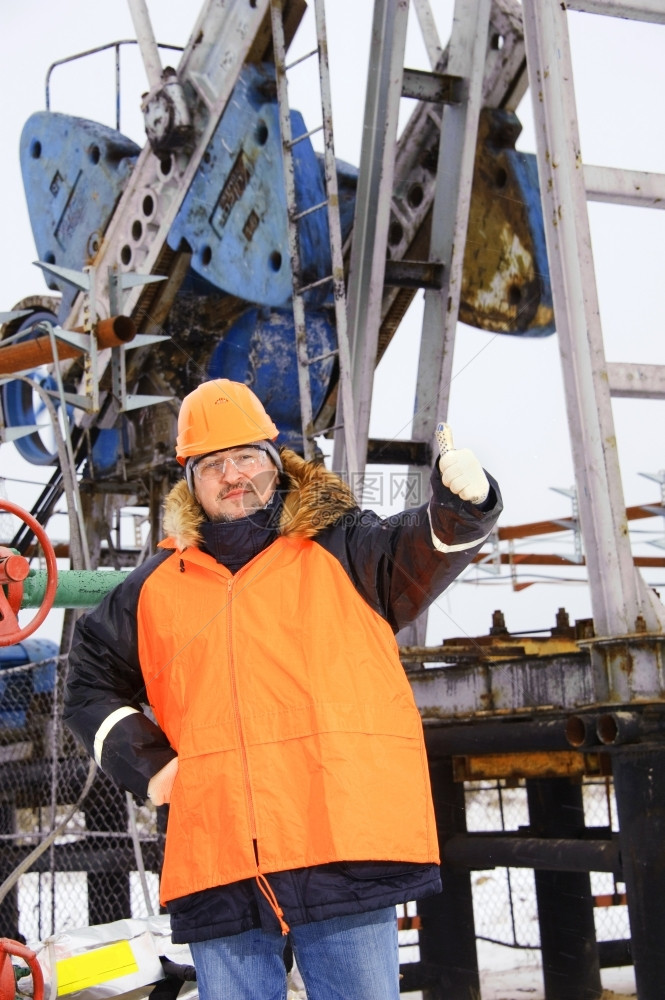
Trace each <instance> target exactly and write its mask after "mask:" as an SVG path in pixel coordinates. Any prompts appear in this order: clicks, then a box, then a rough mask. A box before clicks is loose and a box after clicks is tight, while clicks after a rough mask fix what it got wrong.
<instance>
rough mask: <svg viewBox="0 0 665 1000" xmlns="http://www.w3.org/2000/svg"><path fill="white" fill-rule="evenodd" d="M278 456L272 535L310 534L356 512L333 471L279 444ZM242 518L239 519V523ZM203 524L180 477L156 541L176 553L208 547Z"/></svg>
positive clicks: (166, 503)
mask: <svg viewBox="0 0 665 1000" xmlns="http://www.w3.org/2000/svg"><path fill="white" fill-rule="evenodd" d="M280 454H281V458H282V463H283V465H284V473H283V475H282V477H281V479H280V482H281V484H282V485H281V490H283V494H282V496H281V500H282V504H281V513H280V515H279V520H278V524H277V529H276V531H275V529H274V527H273V528H272V530H273V531H275V534H276V535H277V534H278V535H283V536H285V537H289V538H314V537H315V536H316V535H317V534H319V532H321V531H323V529H324V528H327V527H329V526H330V525H331V524H334V522H335V521H337V520H338V519H339V518H340V517H341V516H342V515H343V514H345V513H347V512H348V511H352V510H357V507H358V505H357V503H356V499H355V497H354V495H353V493H352V492H351V489H350V487H349V486H347V484H346V483H345V482H344V481H343V480H342V479H341V478H340V477H339V476H338V475H336V474H335V473H333V472H329V471H328V470H327V469H326V468H324V466H322V465H316V464H315V463H314V462H306V461H305V460H304V459H302V458H301V457H300V456H299V455H297V454H296V453H295V452H293V451H291V450H290V449H288V448H282V450H281V452H280ZM269 509H270V508H265V510H269ZM246 520H248V519H246V518H242V522H245V521H246ZM252 520H254V517H253V518H252ZM208 523H209V522H208V521H207V518H206V516H205V514H204V511H203V508H202V507H201V505H200V504H199V502H198V500H196V498H195V497H194V496H192V494H191V493H190V492H189V489H188V487H187V483H186V482H185V480H184V479H183V480H181V481H180V482H179V483H176V485H175V486H174V487H173V489H172V490H171V491H170V493H169V494H168V495H167V497H166V500H165V501H164V529H165V531H166V532H167V534H168V536H169V537H168V538H166V539H165V540H164V541H163V542H162V543H161V545H162V546H163V547H165V548H173V547H175V548H177V549H178V550H179V551H183V550H184V549H186V548H189V547H190V546H195V547H197V548H200V547H201V546H202V545H205V547H206V548H209V543H208V544H206V543H207V542H208V535H209V529H205V531H206V539H205V541H204V537H203V533H202V525H204V524H208ZM241 530H242V529H241ZM212 534H213V535H214V534H215V533H214V532H213V533H212ZM268 544H269V543H268ZM262 547H263V546H262ZM258 551H260V549H259V550H258ZM212 554H213V555H214V554H215V553H214V552H213V553H212Z"/></svg>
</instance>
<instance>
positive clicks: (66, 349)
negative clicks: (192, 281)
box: [0, 316, 136, 375]
mask: <svg viewBox="0 0 665 1000" xmlns="http://www.w3.org/2000/svg"><path fill="white" fill-rule="evenodd" d="M74 332H80V331H74ZM95 334H96V337H97V346H98V347H100V348H105V347H120V346H121V345H122V344H127V343H129V342H130V341H131V340H133V339H134V337H135V336H136V326H135V324H134V321H133V320H132V319H130V318H129V316H112V317H111V318H110V319H102V320H100V321H99V322H98V323H97V326H96V329H95ZM83 353H84V351H83V348H81V347H76V346H75V345H74V344H69V343H67V341H65V340H59V341H58V360H59V361H64V360H67V359H69V358H78V357H80V355H81V354H83ZM53 362H54V357H53V348H52V345H51V338H50V337H49V335H48V334H45V335H44V336H42V337H33V338H32V339H31V340H25V341H21V342H20V343H18V344H9V345H8V346H7V347H1V346H0V372H1V373H2V374H3V375H11V374H12V373H13V372H22V371H29V370H30V369H32V368H39V367H40V365H49V364H53Z"/></svg>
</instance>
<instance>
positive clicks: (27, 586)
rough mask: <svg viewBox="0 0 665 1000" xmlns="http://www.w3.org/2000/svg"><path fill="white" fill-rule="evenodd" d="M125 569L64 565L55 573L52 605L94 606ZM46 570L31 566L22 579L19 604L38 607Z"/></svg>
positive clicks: (113, 585) (123, 575)
mask: <svg viewBox="0 0 665 1000" xmlns="http://www.w3.org/2000/svg"><path fill="white" fill-rule="evenodd" d="M127 572H128V571H125V570H116V569H108V570H107V569H64V570H62V571H61V572H59V573H58V586H57V588H56V592H55V600H54V602H53V607H54V608H94V607H96V605H98V604H99V602H100V601H101V600H102V598H103V597H106V595H107V594H108V593H109V592H110V591H111V590H113V589H114V587H117V586H118V584H119V583H122V581H123V580H124V579H125V578H126V576H127ZM46 576H47V575H46V570H42V569H39V570H32V569H31V570H30V572H29V574H28V576H27V577H26V579H25V580H24V581H23V600H22V601H21V607H22V608H38V607H39V606H40V604H41V603H42V601H43V600H44V594H45V593H46Z"/></svg>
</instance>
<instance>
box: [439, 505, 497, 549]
mask: <svg viewBox="0 0 665 1000" xmlns="http://www.w3.org/2000/svg"><path fill="white" fill-rule="evenodd" d="M427 517H428V518H429V526H430V529H431V532H432V545H433V546H434V548H435V549H436V550H437V551H438V552H464V550H465V549H472V548H474V546H476V545H480V544H481V542H484V541H486V540H487V539H488V538H489V536H490V535H491V534H492V531H491V529H490V530H489V531H488V532H487V534H486V535H483V537H482V538H474V539H473V541H471V542H460V543H459V545H446V543H445V542H442V541H441V539H440V538H437V537H436V535H435V534H434V528H433V527H432V512H431V510H430V509H429V507H428V508H427Z"/></svg>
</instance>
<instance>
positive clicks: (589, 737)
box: [565, 714, 600, 750]
mask: <svg viewBox="0 0 665 1000" xmlns="http://www.w3.org/2000/svg"><path fill="white" fill-rule="evenodd" d="M597 724H598V716H597V715H586V714H580V715H570V716H568V718H567V719H566V730H565V731H566V739H567V740H568V742H569V743H570V745H571V747H575V749H576V750H577V749H579V748H580V747H590V746H597V745H598V741H599V739H600V737H599V736H598V731H597Z"/></svg>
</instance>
